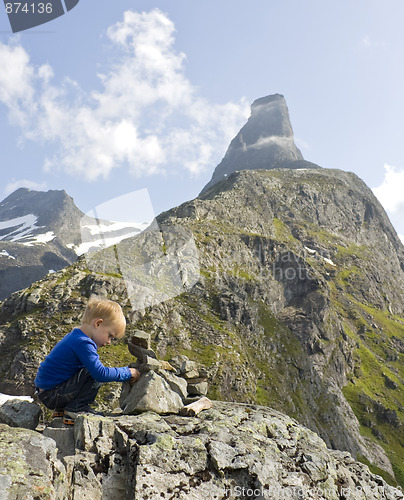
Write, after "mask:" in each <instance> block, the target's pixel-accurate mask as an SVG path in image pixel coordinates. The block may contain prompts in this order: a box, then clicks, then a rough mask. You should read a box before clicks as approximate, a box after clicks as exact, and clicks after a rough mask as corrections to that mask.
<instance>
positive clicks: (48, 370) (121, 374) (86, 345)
mask: <svg viewBox="0 0 404 500" xmlns="http://www.w3.org/2000/svg"><path fill="white" fill-rule="evenodd" d="M81 368H87V370H88V371H89V372H90V375H91V376H92V377H93V378H94V379H95V380H97V381H98V382H114V381H115V382H123V381H124V380H129V379H130V378H131V372H130V370H129V368H128V367H127V366H125V367H122V368H107V367H106V366H104V365H103V364H102V363H101V361H100V357H99V356H98V353H97V344H96V343H95V342H94V341H93V340H92V339H90V337H88V336H87V335H86V334H85V333H83V332H82V331H81V330H80V328H74V330H72V331H71V332H70V333H68V334H67V335H66V336H65V337H63V339H62V340H60V341H59V342H58V343H57V344H56V345H55V347H54V348H53V349H52V350H51V352H50V353H49V354H48V356H46V358H45V359H44V361H42V363H41V364H40V366H39V369H38V373H37V376H36V378H35V386H36V387H39V388H40V389H44V390H48V389H52V388H53V387H55V386H57V385H58V384H60V383H62V382H64V381H65V380H68V379H69V378H71V377H72V376H73V375H74V374H75V373H76V372H77V371H78V370H80V369H81Z"/></svg>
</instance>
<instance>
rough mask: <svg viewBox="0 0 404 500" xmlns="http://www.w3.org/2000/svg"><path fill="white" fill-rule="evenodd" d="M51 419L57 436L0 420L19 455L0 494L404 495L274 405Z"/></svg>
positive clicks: (94, 497)
mask: <svg viewBox="0 0 404 500" xmlns="http://www.w3.org/2000/svg"><path fill="white" fill-rule="evenodd" d="M51 425H53V424H51ZM51 425H50V426H49V427H47V429H46V431H47V432H48V435H49V433H50V432H51V433H52V435H53V439H54V440H55V441H53V440H52V439H50V438H49V437H43V436H41V435H40V434H36V433H34V432H32V431H22V430H18V431H13V430H12V429H11V428H9V429H7V428H6V426H2V427H0V430H1V431H0V448H1V452H2V456H4V455H3V453H4V452H5V453H12V454H14V455H16V460H15V461H10V462H9V463H8V465H6V467H4V464H3V465H1V466H0V484H1V485H2V486H3V488H2V492H3V493H2V494H3V496H2V497H1V498H2V500H3V499H4V500H11V499H16V498H22V497H23V495H24V493H25V492H27V493H25V494H27V495H29V494H31V495H32V498H36V499H41V498H58V500H65V499H66V500H67V499H73V498H74V499H77V500H80V499H86V498H91V500H98V499H99V500H101V499H102V500H114V499H116V498H121V499H122V500H126V499H128V500H129V499H133V500H146V499H148V500H157V499H158V500H161V499H162V498H166V499H168V498H178V499H182V500H190V499H194V500H201V499H204V498H209V499H217V500H219V499H222V498H228V499H236V498H255V499H270V498H317V499H321V498H323V499H327V500H334V499H335V500H337V499H338V500H339V499H341V498H345V499H351V498H352V499H359V498H366V499H367V500H372V499H375V500H376V499H378V500H381V499H386V500H387V499H388V500H398V499H402V498H403V494H402V492H401V491H400V490H399V489H396V488H393V487H391V486H389V485H388V484H387V483H385V482H384V481H383V479H382V478H381V477H380V476H378V475H375V474H372V473H371V472H370V471H369V469H368V468H367V467H366V466H365V465H363V464H360V463H358V462H355V460H354V459H353V458H352V457H351V456H350V455H349V453H344V452H340V451H335V450H329V449H327V448H326V446H325V444H324V442H323V441H322V440H321V439H320V438H319V437H318V436H317V435H316V434H314V433H313V432H311V431H309V430H308V429H306V428H304V427H302V426H300V425H298V423H297V422H296V421H294V420H293V419H291V418H289V417H287V416H285V415H283V414H281V413H279V412H277V411H274V410H272V409H270V408H264V407H259V406H255V405H241V404H231V403H223V402H215V403H214V406H213V408H211V409H210V410H207V411H204V412H202V413H201V414H199V415H198V416H197V417H182V416H179V415H166V416H162V415H157V414H156V413H153V412H146V413H143V414H140V415H137V416H116V417H109V418H105V417H98V416H86V415H83V416H80V417H78V419H77V420H76V422H75V425H74V430H73V429H66V428H60V427H53V428H52V427H51ZM66 431H67V432H68V434H66ZM44 432H45V431H44ZM17 440H18V446H15V445H16V444H17ZM69 440H70V448H69V447H67V446H66V442H67V441H69ZM55 442H56V446H57V450H58V456H56V448H55ZM73 450H74V451H73ZM72 451H73V452H72ZM44 454H45V455H46V454H47V458H45V457H44V456H43V455H44ZM17 455H18V456H17ZM39 478H40V480H41V481H42V483H41V488H39V487H38V485H37V483H38V479H39ZM17 487H18V488H19V489H18V490H16V488H17ZM30 487H31V490H29V488H30ZM16 491H18V495H20V496H17V495H16ZM33 492H35V494H34V493H33ZM34 495H35V496H34ZM27 498H31V497H30V496H27Z"/></svg>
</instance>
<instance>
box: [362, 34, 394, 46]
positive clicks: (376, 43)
mask: <svg viewBox="0 0 404 500" xmlns="http://www.w3.org/2000/svg"><path fill="white" fill-rule="evenodd" d="M388 47H389V44H388V43H387V42H385V41H383V40H374V39H372V38H371V37H370V36H369V35H365V36H363V37H362V38H361V40H360V42H359V48H360V49H364V50H369V49H387V48H388Z"/></svg>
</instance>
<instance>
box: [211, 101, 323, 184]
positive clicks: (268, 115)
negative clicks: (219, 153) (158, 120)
mask: <svg viewBox="0 0 404 500" xmlns="http://www.w3.org/2000/svg"><path fill="white" fill-rule="evenodd" d="M273 168H293V169H296V168H319V166H318V165H315V164H314V163H310V162H307V161H305V160H304V159H303V156H302V153H301V152H300V150H299V149H298V148H297V147H296V145H295V142H294V138H293V129H292V125H291V123H290V119H289V111H288V108H287V105H286V101H285V98H284V97H283V95H280V94H275V95H269V96H266V97H261V98H260V99H257V100H256V101H254V102H253V104H252V105H251V116H250V118H249V119H248V121H247V123H246V124H245V125H244V126H243V127H242V129H241V130H240V132H239V133H238V134H237V135H236V137H235V138H234V139H233V140H232V141H231V143H230V146H229V148H228V150H227V152H226V154H225V156H224V158H223V160H222V161H221V162H220V163H219V165H218V166H217V167H216V169H215V171H214V173H213V176H212V179H211V180H210V181H209V182H208V184H207V185H206V186H205V187H204V188H203V190H202V193H204V192H205V191H207V190H208V189H209V188H211V187H212V186H213V185H214V184H216V183H217V182H219V181H221V180H223V179H225V178H226V177H228V176H229V175H231V174H232V173H234V172H236V171H238V170H257V169H265V170H269V169H273Z"/></svg>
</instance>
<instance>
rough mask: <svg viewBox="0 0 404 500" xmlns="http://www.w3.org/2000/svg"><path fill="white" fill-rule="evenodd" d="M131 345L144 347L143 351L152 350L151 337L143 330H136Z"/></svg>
mask: <svg viewBox="0 0 404 500" xmlns="http://www.w3.org/2000/svg"><path fill="white" fill-rule="evenodd" d="M130 342H131V344H135V345H138V346H140V347H143V349H150V348H151V337H150V333H147V332H144V331H143V330H135V334H134V335H133V336H132V337H131V339H130Z"/></svg>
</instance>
